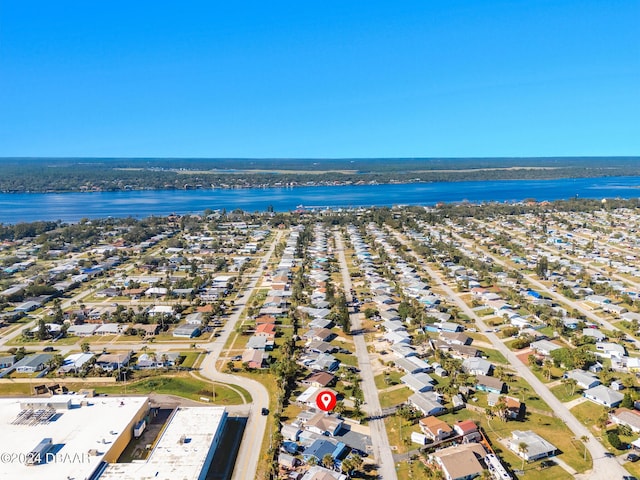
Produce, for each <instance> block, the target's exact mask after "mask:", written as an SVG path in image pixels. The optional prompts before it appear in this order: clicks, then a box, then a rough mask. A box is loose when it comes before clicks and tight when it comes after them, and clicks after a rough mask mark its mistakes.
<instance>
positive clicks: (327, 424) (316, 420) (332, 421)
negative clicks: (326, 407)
mask: <svg viewBox="0 0 640 480" xmlns="http://www.w3.org/2000/svg"><path fill="white" fill-rule="evenodd" d="M343 424H344V421H343V420H342V419H341V418H338V417H337V416H336V415H331V414H329V413H325V412H318V413H316V414H315V415H314V416H313V417H311V418H310V419H309V420H308V421H307V423H305V425H304V428H305V429H306V430H309V431H310V432H313V433H317V434H318V435H330V436H332V437H334V436H335V435H336V434H337V433H338V432H339V431H340V429H341V428H342V425H343Z"/></svg>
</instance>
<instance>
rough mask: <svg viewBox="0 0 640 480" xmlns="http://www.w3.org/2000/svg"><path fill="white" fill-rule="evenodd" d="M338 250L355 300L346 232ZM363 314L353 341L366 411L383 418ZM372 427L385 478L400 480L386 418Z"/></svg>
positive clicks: (356, 318) (356, 319)
mask: <svg viewBox="0 0 640 480" xmlns="http://www.w3.org/2000/svg"><path fill="white" fill-rule="evenodd" d="M335 239H336V251H337V253H338V261H339V262H340V271H341V273H342V284H343V287H344V290H345V294H346V296H347V302H351V300H352V297H351V293H350V291H351V276H350V275H349V269H348V267H347V259H346V258H345V256H344V242H343V241H342V234H341V233H340V232H339V231H337V232H336V234H335ZM360 315H361V314H359V313H353V314H351V315H350V318H351V330H352V331H355V332H356V333H355V334H354V335H353V341H354V344H355V346H356V357H357V358H358V367H359V368H360V377H361V378H362V392H363V393H364V400H365V404H364V405H363V407H364V408H363V410H364V411H365V412H367V414H368V415H369V416H370V417H382V408H381V407H380V398H379V397H378V388H377V387H376V383H375V381H374V378H373V369H372V368H371V362H370V359H369V352H368V351H367V345H366V343H365V341H364V335H363V334H362V333H359V331H360V330H361V328H362V325H361V323H360ZM369 427H370V428H371V444H372V447H373V454H374V456H375V458H376V460H377V461H378V474H379V477H380V478H382V479H384V480H397V478H398V476H397V474H396V468H395V462H394V460H393V452H392V451H391V446H390V445H389V438H388V437H387V430H386V428H385V426H384V420H383V419H382V418H373V419H372V420H370V421H369Z"/></svg>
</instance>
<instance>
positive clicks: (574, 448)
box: [480, 413, 591, 478]
mask: <svg viewBox="0 0 640 480" xmlns="http://www.w3.org/2000/svg"><path fill="white" fill-rule="evenodd" d="M480 423H481V424H482V425H483V426H484V427H485V431H486V433H487V434H488V435H489V438H490V439H491V441H492V445H493V448H494V449H496V450H501V452H502V454H503V456H504V458H505V460H506V461H507V462H509V463H510V464H511V466H512V467H513V468H515V469H519V468H520V467H521V464H522V461H521V459H520V457H518V456H517V455H516V454H515V453H513V452H510V451H508V450H507V448H506V447H504V446H503V445H502V444H501V443H500V442H498V441H497V439H499V438H507V437H510V436H511V432H512V431H513V430H533V431H534V432H536V433H537V434H538V435H540V436H541V437H543V438H544V439H545V440H547V441H549V442H551V443H552V444H554V445H555V446H556V447H558V449H559V450H560V451H561V452H562V454H561V456H560V458H561V459H563V460H564V461H565V462H567V463H568V464H569V465H571V466H572V467H573V468H575V469H576V470H577V471H578V472H583V471H585V470H588V469H589V468H591V458H590V456H589V454H588V452H587V460H586V461H585V460H584V446H583V444H582V443H581V442H579V441H576V440H573V433H572V432H571V431H570V430H569V429H568V428H567V426H566V425H565V424H564V423H563V422H562V420H560V419H559V418H553V417H548V416H546V415H539V414H536V413H529V414H528V415H527V420H526V421H525V422H501V421H500V420H497V419H493V420H491V423H490V424H489V423H488V422H487V420H486V417H484V416H482V417H480ZM538 463H539V462H538ZM538 463H536V462H534V463H532V464H530V465H528V466H527V465H525V471H527V469H528V468H527V467H531V468H537V465H538ZM537 473H539V472H537ZM528 478H538V477H537V476H535V475H532V476H530V477H528ZM569 478H570V477H569Z"/></svg>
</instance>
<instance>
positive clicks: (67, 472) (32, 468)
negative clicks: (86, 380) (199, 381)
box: [0, 395, 149, 480]
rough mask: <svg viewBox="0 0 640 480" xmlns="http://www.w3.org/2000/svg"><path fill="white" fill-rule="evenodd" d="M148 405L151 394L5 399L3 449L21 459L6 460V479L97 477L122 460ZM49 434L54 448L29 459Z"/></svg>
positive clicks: (0, 407) (1, 402)
mask: <svg viewBox="0 0 640 480" xmlns="http://www.w3.org/2000/svg"><path fill="white" fill-rule="evenodd" d="M148 410H149V401H148V398H147V397H96V398H87V397H85V396H84V395H54V396H52V397H47V398H44V397H36V398H0V429H1V430H2V436H0V451H2V452H6V453H9V454H10V455H12V457H11V458H12V459H13V460H15V461H11V462H6V463H3V464H2V468H1V469H0V479H3V480H4V479H6V480H13V479H16V478H19V479H20V480H40V479H43V478H51V479H54V478H55V479H58V478H60V479H65V478H83V479H84V478H87V479H88V478H92V476H93V475H94V474H95V473H96V472H97V471H99V469H100V468H101V466H102V465H103V463H104V462H115V461H116V460H117V459H118V457H119V456H120V454H121V453H122V451H123V450H124V448H125V447H126V446H127V445H128V443H129V441H130V440H131V437H132V435H133V427H134V426H135V424H136V423H137V422H138V421H140V420H141V419H142V418H144V417H145V416H146V415H147V412H148ZM45 439H51V442H47V444H49V443H50V445H51V448H49V449H46V450H47V451H40V450H38V452H39V453H38V455H39V457H40V458H39V459H31V460H33V461H31V462H29V461H28V460H29V459H28V458H27V454H28V453H29V452H34V451H35V450H36V449H37V448H38V447H39V446H40V445H41V444H43V440H45ZM6 453H5V455H6ZM27 463H32V465H27ZM94 478H95V477H94Z"/></svg>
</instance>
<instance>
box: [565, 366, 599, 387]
mask: <svg viewBox="0 0 640 480" xmlns="http://www.w3.org/2000/svg"><path fill="white" fill-rule="evenodd" d="M565 376H566V377H567V378H572V379H573V380H575V381H576V385H578V386H579V387H581V388H584V389H589V388H593V387H597V386H598V385H600V384H601V383H602V382H601V381H600V379H598V377H596V376H595V375H594V374H592V373H589V372H585V371H584V370H578V369H576V370H571V371H569V372H567V373H566V374H565Z"/></svg>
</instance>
